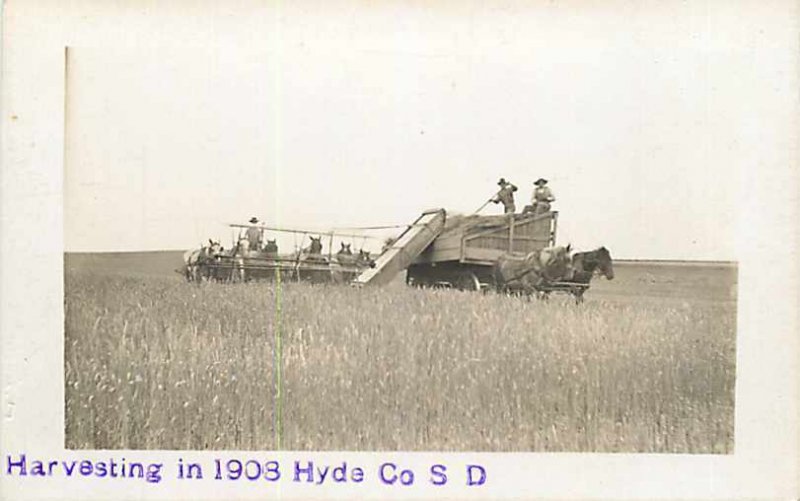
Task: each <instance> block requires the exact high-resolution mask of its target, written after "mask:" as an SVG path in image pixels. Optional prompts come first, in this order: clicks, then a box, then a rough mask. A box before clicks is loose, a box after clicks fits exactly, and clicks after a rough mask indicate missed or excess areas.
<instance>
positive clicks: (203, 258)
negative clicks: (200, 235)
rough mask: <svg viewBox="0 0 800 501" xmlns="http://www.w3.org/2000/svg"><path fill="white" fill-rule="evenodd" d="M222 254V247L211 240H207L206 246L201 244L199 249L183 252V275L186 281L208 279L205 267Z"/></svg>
mask: <svg viewBox="0 0 800 501" xmlns="http://www.w3.org/2000/svg"><path fill="white" fill-rule="evenodd" d="M222 252H223V249H222V245H221V244H220V243H219V242H218V241H215V240H212V239H208V245H205V244H203V245H201V246H200V248H199V249H194V250H188V251H186V252H184V253H183V263H184V267H183V274H184V277H186V280H188V281H190V282H198V281H200V280H202V279H204V278H205V279H208V278H209V277H210V275H209V269H208V267H207V265H208V264H210V263H212V262H213V261H214V260H216V259H217V258H218V257H219V256H220V255H222Z"/></svg>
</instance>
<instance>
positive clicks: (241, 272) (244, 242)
mask: <svg viewBox="0 0 800 501" xmlns="http://www.w3.org/2000/svg"><path fill="white" fill-rule="evenodd" d="M250 254H251V251H250V239H248V238H247V236H246V235H243V236H241V237H240V238H239V240H238V241H237V242H236V245H234V246H233V249H231V253H230V257H231V258H232V259H231V276H230V280H231V282H244V281H245V279H246V278H247V276H246V273H245V262H244V260H245V258H247V257H250Z"/></svg>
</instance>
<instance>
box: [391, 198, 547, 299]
mask: <svg viewBox="0 0 800 501" xmlns="http://www.w3.org/2000/svg"><path fill="white" fill-rule="evenodd" d="M557 221H558V213H557V212H547V213H545V214H539V215H533V214H504V215H500V216H477V215H476V216H463V217H460V216H454V217H451V218H450V219H449V220H448V221H447V222H446V223H445V225H444V229H443V230H442V232H441V233H440V234H439V235H438V236H437V237H436V239H435V240H434V241H433V242H432V243H431V244H430V245H429V246H428V247H427V248H426V249H425V250H424V251H423V252H422V253H420V254H419V255H418V256H417V257H416V258H415V259H414V260H413V261H412V263H411V265H410V266H409V267H408V271H407V274H406V282H407V283H409V284H412V285H421V286H449V287H454V288H458V289H463V290H481V289H484V288H487V287H491V288H494V286H495V279H494V268H495V265H496V263H497V261H498V259H499V258H500V256H502V255H504V254H515V255H521V256H524V255H527V254H528V253H530V252H533V251H535V250H540V249H543V248H545V247H548V246H551V245H555V240H556V226H557Z"/></svg>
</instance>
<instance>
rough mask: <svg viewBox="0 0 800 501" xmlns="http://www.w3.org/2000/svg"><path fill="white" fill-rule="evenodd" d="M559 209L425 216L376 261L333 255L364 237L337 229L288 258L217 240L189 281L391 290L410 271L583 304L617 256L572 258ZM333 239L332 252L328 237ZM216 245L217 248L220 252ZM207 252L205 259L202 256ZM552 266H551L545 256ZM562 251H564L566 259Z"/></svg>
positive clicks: (422, 277)
mask: <svg viewBox="0 0 800 501" xmlns="http://www.w3.org/2000/svg"><path fill="white" fill-rule="evenodd" d="M557 222H558V212H556V211H550V212H546V213H543V214H532V213H527V214H505V215H497V216H480V215H471V216H461V215H454V216H450V217H448V216H447V213H446V211H445V210H444V209H433V210H428V211H425V212H423V213H422V215H420V216H419V217H418V218H417V219H416V220H415V221H414V222H413V223H411V224H410V225H408V226H406V227H405V229H404V230H403V231H402V233H400V234H399V235H398V236H396V237H395V238H392V239H390V241H389V243H387V244H386V245H385V246H384V248H383V250H382V252H381V253H380V255H379V256H378V257H377V258H376V259H374V260H373V259H372V257H371V256H370V255H369V253H368V252H365V251H364V250H360V251H358V253H353V252H352V250H351V249H350V247H351V244H345V243H344V242H343V241H342V243H341V248H340V249H339V251H338V252H336V253H333V248H334V245H335V241H336V240H335V238H336V237H338V238H339V239H340V240H341V239H343V238H347V237H350V238H362V237H363V235H354V234H344V233H336V232H329V233H325V234H323V235H324V236H323V235H320V236H317V237H313V236H312V237H311V245H310V246H309V247H308V248H306V249H302V250H296V251H295V252H294V253H291V254H288V255H280V254H278V253H277V248H276V246H275V240H267V245H266V246H264V247H260V248H257V249H255V250H253V249H252V247H248V246H249V242H248V241H247V240H242V239H240V240H239V242H238V243H237V244H235V245H234V247H233V249H231V250H229V251H228V252H223V251H222V249H221V248H220V247H219V244H214V243H213V242H211V244H212V245H211V246H206V247H204V248H203V249H201V250H200V251H194V252H195V254H194V255H195V256H196V260H195V263H194V264H192V263H190V261H191V257H190V256H189V253H187V255H186V256H184V257H185V260H186V261H187V266H186V268H185V270H184V271H183V272H184V273H186V277H187V278H188V279H189V280H201V279H208V280H234V281H247V280H259V279H262V280H263V279H267V280H274V279H276V278H280V279H281V280H284V281H309V282H313V283H325V282H330V283H350V284H353V285H357V286H373V285H384V284H387V283H389V282H391V281H392V280H394V279H395V277H397V275H398V274H400V273H402V272H403V271H405V272H406V283H408V284H409V285H414V286H420V287H448V288H456V289H461V290H476V291H480V290H487V289H497V290H505V291H509V292H519V293H527V294H531V293H534V294H538V295H544V296H546V295H547V294H549V293H551V292H565V293H569V294H572V295H574V296H575V298H576V299H578V300H581V299H582V296H583V293H584V292H585V291H586V290H587V289H588V287H589V282H590V280H591V277H592V276H593V274H594V273H595V272H596V271H597V272H601V273H602V274H603V275H605V276H606V278H609V279H611V278H613V276H614V275H613V269H612V264H611V256H610V255H609V253H608V251H607V250H606V249H605V248H604V247H601V248H600V249H597V250H595V251H591V252H585V253H576V254H574V255H573V256H572V257H570V256H569V248H568V247H566V248H565V247H556V245H555V243H556V227H557ZM230 226H231V227H233V228H238V229H239V230H240V231H244V230H245V229H248V230H249V229H256V230H258V231H259V232H261V233H262V234H263V233H264V232H270V231H274V232H289V233H295V234H298V233H299V234H302V235H311V234H312V233H313V232H310V231H306V230H296V229H286V228H274V227H268V226H263V225H255V224H253V225H238V224H235V225H230ZM325 237H327V242H326V243H327V251H328V252H327V253H324V252H323V247H324V246H323V238H325ZM214 245H217V249H216V250H214V249H213V247H214ZM198 252H199V254H198ZM548 252H554V253H553V254H551V255H549V256H548V259H550V262H551V264H548V263H544V262H543V260H542V257H543V255H544V254H545V253H548ZM559 252H560V254H559Z"/></svg>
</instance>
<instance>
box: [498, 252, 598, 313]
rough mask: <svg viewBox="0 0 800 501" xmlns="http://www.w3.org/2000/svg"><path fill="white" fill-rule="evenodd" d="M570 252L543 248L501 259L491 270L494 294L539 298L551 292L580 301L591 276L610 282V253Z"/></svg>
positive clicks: (509, 255)
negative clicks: (566, 293) (601, 277)
mask: <svg viewBox="0 0 800 501" xmlns="http://www.w3.org/2000/svg"><path fill="white" fill-rule="evenodd" d="M571 251H572V247H571V246H570V245H567V246H553V247H546V248H544V249H541V250H536V251H533V252H531V253H529V254H527V255H525V256H516V255H512V254H506V255H504V256H501V257H500V259H499V260H498V262H497V264H496V265H495V267H494V281H495V285H496V287H497V290H498V291H501V292H506V293H517V294H526V295H537V296H542V297H547V294H549V293H550V292H552V291H565V292H569V293H571V294H573V295H574V296H575V297H576V299H578V300H579V301H580V300H581V299H582V297H583V293H584V292H585V291H586V289H587V288H588V286H589V282H591V280H592V277H594V276H595V275H602V276H604V277H606V279H608V280H613V279H614V265H613V262H612V259H611V253H610V252H609V251H608V249H606V248H605V247H599V248H597V249H594V250H591V251H587V252H575V253H571Z"/></svg>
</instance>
